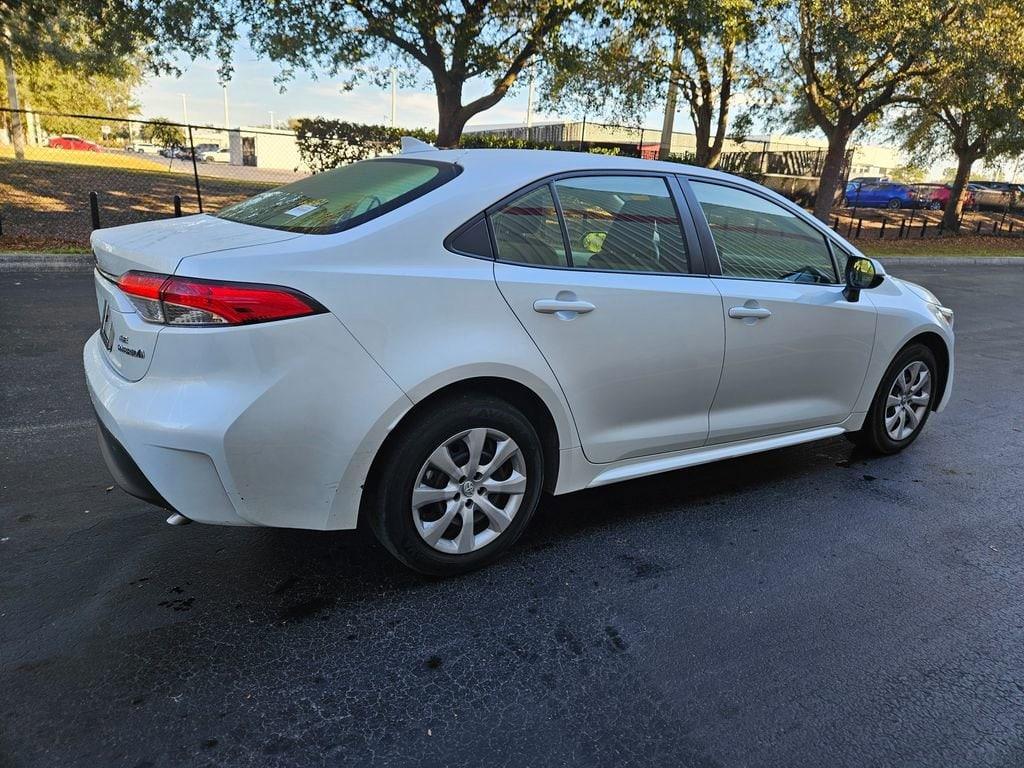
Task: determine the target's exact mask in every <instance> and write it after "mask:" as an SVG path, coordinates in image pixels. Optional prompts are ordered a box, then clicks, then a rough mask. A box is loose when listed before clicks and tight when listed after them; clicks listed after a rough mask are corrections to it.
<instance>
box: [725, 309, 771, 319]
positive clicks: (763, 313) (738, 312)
mask: <svg viewBox="0 0 1024 768" xmlns="http://www.w3.org/2000/svg"><path fill="white" fill-rule="evenodd" d="M771 316H772V311H771V310H770V309H766V308H765V307H729V317H735V318H737V319H743V318H746V317H752V318H755V319H761V318H764V317H771Z"/></svg>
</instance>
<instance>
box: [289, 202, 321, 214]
mask: <svg viewBox="0 0 1024 768" xmlns="http://www.w3.org/2000/svg"><path fill="white" fill-rule="evenodd" d="M319 207H320V206H319V205H309V204H306V205H296V206H295V207H294V208H289V209H288V210H287V211H285V212H284V215H285V216H305V215H306V214H307V213H311V212H312V211H315V210H316V209H317V208H319Z"/></svg>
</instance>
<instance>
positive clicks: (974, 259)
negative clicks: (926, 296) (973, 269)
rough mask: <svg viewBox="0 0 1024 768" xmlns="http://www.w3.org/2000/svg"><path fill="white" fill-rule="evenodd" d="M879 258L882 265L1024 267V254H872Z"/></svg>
mask: <svg viewBox="0 0 1024 768" xmlns="http://www.w3.org/2000/svg"><path fill="white" fill-rule="evenodd" d="M865 255H867V256H869V257H870V258H872V259H878V260H879V261H880V262H882V266H885V267H888V266H898V265H908V264H917V265H918V266H921V267H952V266H957V267H962V266H991V267H1024V256H871V254H865Z"/></svg>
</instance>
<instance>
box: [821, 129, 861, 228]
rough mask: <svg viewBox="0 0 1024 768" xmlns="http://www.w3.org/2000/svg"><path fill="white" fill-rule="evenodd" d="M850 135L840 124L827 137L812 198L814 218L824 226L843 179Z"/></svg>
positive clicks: (848, 130)
mask: <svg viewBox="0 0 1024 768" xmlns="http://www.w3.org/2000/svg"><path fill="white" fill-rule="evenodd" d="M852 133H853V131H851V130H850V129H849V128H848V127H847V126H846V125H845V124H843V123H842V122H840V123H838V124H837V125H836V126H835V128H834V129H833V130H832V132H831V134H830V135H829V137H828V150H827V151H826V152H825V163H824V165H822V168H821V177H820V178H819V179H818V193H817V194H816V195H815V197H814V216H815V218H817V219H819V220H821V221H824V222H825V223H826V224H827V223H828V217H829V214H830V213H831V211H832V206H833V205H835V202H836V195H837V193H838V192H839V183H840V182H841V181H842V177H843V165H844V164H845V162H846V147H847V145H848V144H849V143H850V135H851V134H852Z"/></svg>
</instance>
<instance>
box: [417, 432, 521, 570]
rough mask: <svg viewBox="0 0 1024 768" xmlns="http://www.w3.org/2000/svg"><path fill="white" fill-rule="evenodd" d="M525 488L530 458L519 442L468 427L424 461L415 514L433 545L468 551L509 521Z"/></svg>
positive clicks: (448, 550)
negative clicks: (527, 459) (524, 452)
mask: <svg viewBox="0 0 1024 768" xmlns="http://www.w3.org/2000/svg"><path fill="white" fill-rule="evenodd" d="M525 493H526V462H525V460H524V459H523V453H522V451H520V450H519V446H518V445H516V441H515V440H513V439H512V438H511V437H509V436H508V435H506V434H505V433H504V432H499V431H498V430H496V429H488V428H486V427H477V428H475V429H467V430H466V431H464V432H459V433H458V434H457V435H453V436H452V437H449V438H448V439H447V440H445V441H444V442H443V443H442V444H441V445H439V446H438V447H437V448H436V449H435V450H434V452H433V453H432V454H430V456H429V458H428V459H427V460H426V461H425V462H423V466H422V467H420V471H419V474H418V475H417V476H416V484H415V485H414V486H413V491H412V519H413V522H414V523H415V524H416V530H417V531H419V534H420V536H421V537H422V538H423V540H424V541H425V542H427V544H429V545H430V546H431V547H433V548H434V549H436V550H438V551H440V552H445V553H447V554H450V555H464V554H466V553H469V552H474V551H476V550H478V549H480V548H481V547H486V546H487V545H488V544H490V543H491V542H492V541H494V540H495V539H496V538H498V536H500V535H501V534H502V532H503V531H504V530H505V529H506V528H508V526H509V525H511V523H512V519H513V518H514V517H515V515H516V512H518V511H519V505H520V504H522V501H523V495H524V494H525Z"/></svg>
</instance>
